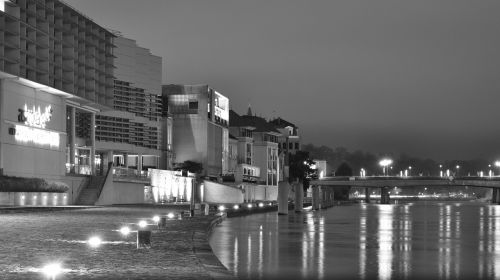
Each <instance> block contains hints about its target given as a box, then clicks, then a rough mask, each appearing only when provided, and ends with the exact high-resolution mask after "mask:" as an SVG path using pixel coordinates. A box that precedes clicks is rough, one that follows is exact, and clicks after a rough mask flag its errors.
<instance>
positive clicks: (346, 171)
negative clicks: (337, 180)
mask: <svg viewBox="0 0 500 280" xmlns="http://www.w3.org/2000/svg"><path fill="white" fill-rule="evenodd" d="M353 173H354V172H353V171H352V168H351V166H349V164H347V162H343V163H341V164H340V165H339V167H337V170H336V171H335V176H353Z"/></svg>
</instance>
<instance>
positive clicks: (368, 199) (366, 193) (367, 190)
mask: <svg viewBox="0 0 500 280" xmlns="http://www.w3.org/2000/svg"><path fill="white" fill-rule="evenodd" d="M365 203H370V188H368V187H367V188H365Z"/></svg>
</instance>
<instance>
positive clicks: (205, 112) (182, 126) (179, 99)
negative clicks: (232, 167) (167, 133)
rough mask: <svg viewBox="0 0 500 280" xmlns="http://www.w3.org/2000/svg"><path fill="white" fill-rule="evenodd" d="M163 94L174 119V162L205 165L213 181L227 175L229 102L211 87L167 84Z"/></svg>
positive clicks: (205, 171) (204, 170)
mask: <svg viewBox="0 0 500 280" xmlns="http://www.w3.org/2000/svg"><path fill="white" fill-rule="evenodd" d="M162 94H163V103H164V104H163V106H168V114H170V115H171V116H172V120H173V131H174V133H173V139H172V147H173V148H172V151H173V153H174V155H175V158H174V163H176V164H181V163H183V162H185V161H194V162H198V163H201V164H202V165H203V175H205V176H208V177H210V178H212V179H217V178H220V177H221V176H222V174H226V173H227V172H228V168H229V131H228V123H229V99H228V98H227V97H225V96H224V95H222V94H220V93H218V92H217V91H215V90H214V89H213V88H210V87H209V86H208V85H164V86H163V88H162ZM165 103H167V104H165Z"/></svg>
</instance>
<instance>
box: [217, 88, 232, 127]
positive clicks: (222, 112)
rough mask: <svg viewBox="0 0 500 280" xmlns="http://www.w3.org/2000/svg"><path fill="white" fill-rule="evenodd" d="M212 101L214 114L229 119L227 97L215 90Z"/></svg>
mask: <svg viewBox="0 0 500 280" xmlns="http://www.w3.org/2000/svg"><path fill="white" fill-rule="evenodd" d="M214 103H215V104H214V105H215V106H214V109H215V116H216V117H219V118H221V119H223V120H225V121H229V99H228V98H227V97H225V96H223V95H221V94H220V93H218V92H215V98H214Z"/></svg>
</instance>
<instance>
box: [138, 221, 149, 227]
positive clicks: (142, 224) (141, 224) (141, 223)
mask: <svg viewBox="0 0 500 280" xmlns="http://www.w3.org/2000/svg"><path fill="white" fill-rule="evenodd" d="M138 225H139V227H141V228H145V227H146V226H147V225H148V223H147V222H146V221H144V220H142V221H139V224H138Z"/></svg>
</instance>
